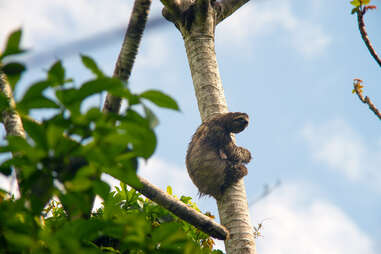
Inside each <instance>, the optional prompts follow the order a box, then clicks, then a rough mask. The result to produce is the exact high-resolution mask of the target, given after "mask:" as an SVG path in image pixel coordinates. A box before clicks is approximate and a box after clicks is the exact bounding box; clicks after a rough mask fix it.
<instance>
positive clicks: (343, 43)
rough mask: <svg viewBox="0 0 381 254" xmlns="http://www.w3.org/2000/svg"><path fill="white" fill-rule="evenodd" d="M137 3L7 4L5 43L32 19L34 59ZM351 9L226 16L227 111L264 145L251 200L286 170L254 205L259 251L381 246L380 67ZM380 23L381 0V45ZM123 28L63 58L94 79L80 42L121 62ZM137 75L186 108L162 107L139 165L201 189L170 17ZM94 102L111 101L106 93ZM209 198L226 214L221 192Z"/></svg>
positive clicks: (219, 36) (252, 167)
mask: <svg viewBox="0 0 381 254" xmlns="http://www.w3.org/2000/svg"><path fill="white" fill-rule="evenodd" d="M372 2H373V3H374V4H376V5H377V6H378V7H379V8H381V1H379V0H373V1H372ZM131 6H132V1H131V0H130V1H122V0H114V1H105V0H97V1H94V0H91V1H90V0H82V1H74V0H66V1H63V0H59V1H49V2H47V1H43V0H35V1H33V3H32V2H31V1H26V0H19V1H7V2H1V3H0V16H1V17H2V22H1V23H2V24H1V28H2V29H0V41H4V40H5V37H6V34H7V33H8V32H9V31H11V30H13V29H15V28H17V27H19V26H22V27H23V29H24V35H25V36H24V41H23V42H24V45H25V46H27V47H29V48H33V51H32V53H31V55H29V56H27V57H31V56H32V55H33V54H35V55H38V54H40V53H42V52H44V50H47V49H54V48H56V47H57V46H59V45H65V44H67V43H70V42H72V41H75V40H79V39H83V38H87V37H89V36H92V35H96V34H98V33H102V32H105V31H108V30H110V29H115V28H117V27H120V26H122V25H123V24H127V22H128V17H129V15H130V10H131ZM161 8H162V6H161V3H160V2H159V1H154V3H153V7H152V11H151V14H150V17H151V18H152V17H157V16H158V15H160V13H161ZM350 10H351V6H350V4H349V1H348V0H337V1H329V0H311V1H301V0H258V1H251V2H249V3H248V4H247V5H245V6H244V7H242V8H241V9H240V10H239V11H237V12H236V13H235V14H234V15H233V16H231V17H230V18H228V19H227V20H225V21H224V22H222V23H221V24H220V25H219V26H218V27H217V31H216V51H217V59H218V64H219V67H220V73H221V77H222V82H223V85H224V89H225V95H226V99H227V102H228V105H229V109H230V111H242V112H247V113H248V114H249V116H250V118H251V123H250V126H249V127H248V129H247V130H245V131H244V132H243V133H241V134H239V135H237V143H238V144H239V145H241V146H244V147H247V148H248V149H250V150H251V152H252V154H253V156H254V159H253V161H252V162H251V163H250V164H249V166H248V169H249V175H248V176H247V177H246V178H245V183H246V190H247V196H248V199H249V201H251V200H255V199H256V198H257V197H258V196H260V194H261V192H262V190H263V185H264V184H270V185H272V184H274V183H276V182H277V180H278V179H279V180H280V181H281V185H280V186H279V187H277V188H276V189H275V190H274V191H273V192H272V193H271V194H270V195H269V196H267V197H266V198H264V199H261V200H260V201H258V202H256V203H255V204H254V205H253V206H251V215H252V221H253V224H258V223H261V222H262V221H263V230H262V234H263V236H264V237H261V238H259V239H258V240H257V245H258V253H265V254H267V253H296V254H299V253H300V254H302V253H346V254H347V253H364V254H375V253H377V251H376V250H377V249H380V247H381V213H380V210H381V202H380V200H381V170H380V165H381V135H380V133H381V132H380V130H381V123H380V121H379V120H378V119H377V118H376V116H375V115H374V114H373V113H371V112H370V111H369V109H368V108H367V106H365V105H363V104H362V103H360V101H359V100H358V98H357V97H355V96H354V95H353V94H352V93H351V90H352V80H353V78H361V79H362V80H364V84H365V89H364V93H365V95H369V96H370V97H371V99H372V100H373V102H374V103H375V104H376V105H379V108H381V87H380V80H381V70H380V68H379V66H377V64H376V63H375V61H374V60H373V59H372V58H371V56H370V55H369V53H368V51H367V49H366V47H365V46H364V44H363V42H362V40H361V37H360V34H359V31H358V29H357V23H356V18H355V16H352V15H350ZM380 21H381V12H380V10H376V11H370V12H369V13H367V15H366V17H365V22H366V24H367V29H368V33H369V37H370V39H371V40H372V42H373V44H374V45H375V47H376V49H380V50H379V52H380V53H381V34H380V33H379V28H378V25H379V24H380ZM122 36H123V35H122V34H121V35H120V36H119V37H118V36H116V37H115V38H114V40H111V42H110V43H105V45H104V46H103V47H97V48H91V49H87V48H80V49H75V50H77V51H78V52H76V51H74V52H73V55H71V56H67V57H65V58H64V64H65V66H66V67H67V69H68V71H69V75H70V76H73V77H74V78H75V79H76V80H77V81H78V82H81V81H84V80H87V79H89V78H90V77H91V76H90V73H89V72H88V71H87V70H86V69H85V68H83V67H82V66H81V64H80V61H79V57H78V56H77V55H78V53H79V52H81V53H84V54H88V55H91V56H92V57H94V58H95V59H96V60H97V61H98V63H99V64H100V66H101V67H102V68H103V70H105V71H106V72H107V73H109V74H111V73H112V70H113V68H114V64H115V61H116V58H117V54H118V52H119V49H120V45H121V37H122ZM60 57H63V56H61V55H60V53H59V52H58V53H55V54H53V55H51V56H50V60H48V61H47V62H45V63H42V64H40V65H37V66H33V67H32V66H30V67H31V70H30V72H29V73H28V74H27V75H25V77H24V78H23V80H22V84H23V87H22V89H20V91H16V92H17V95H20V94H22V90H23V89H25V87H26V85H28V84H30V83H31V82H33V81H36V80H38V79H39V78H41V77H42V76H43V75H44V69H45V70H46V69H47V68H48V66H49V65H50V64H51V63H52V62H53V61H54V60H55V59H57V58H60ZM25 59H26V60H27V59H28V58H25ZM29 59H30V58H29ZM48 59H49V58H48ZM130 85H131V89H132V90H133V91H135V92H141V91H144V90H146V89H160V90H163V91H164V92H166V93H168V94H170V95H172V96H173V97H174V98H176V99H177V101H178V103H179V105H180V108H181V112H180V113H178V112H172V111H168V110H163V109H158V108H155V112H156V113H157V114H158V116H159V118H160V122H161V123H160V125H159V127H158V128H157V135H158V140H159V144H158V147H157V150H156V152H155V155H154V157H153V158H152V159H151V160H150V161H149V162H148V163H145V162H142V163H141V168H140V170H139V173H140V174H141V175H143V176H145V177H146V178H148V179H150V180H151V181H152V182H154V183H156V184H157V185H159V186H160V187H162V188H165V187H166V186H167V185H168V184H169V185H172V187H173V189H174V192H175V193H176V194H178V195H190V196H193V197H195V198H196V196H197V189H196V188H195V187H194V186H193V185H192V183H191V181H190V180H189V177H188V175H187V173H186V169H185V163H184V158H185V152H186V149H187V144H188V142H189V141H190V137H191V135H192V134H193V132H194V131H195V129H196V128H197V126H198V125H199V124H200V117H199V113H198V110H197V105H196V100H195V97H194V91H193V85H192V81H191V76H190V71H189V67H188V63H187V59H186V54H185V49H184V46H183V41H182V39H181V36H180V33H179V32H178V31H177V30H176V29H175V27H174V26H173V25H172V24H168V25H162V26H160V27H159V28H155V29H152V30H147V31H146V33H145V35H144V37H143V41H142V44H141V48H140V51H139V55H138V57H137V61H136V65H135V66H134V69H133V74H132V76H131V80H130ZM90 104H92V105H97V104H99V98H94V99H93V100H90V101H89V105H90ZM38 117H42V116H41V115H39V116H38ZM1 131H2V135H3V136H4V131H3V130H1ZM1 182H2V186H9V184H8V183H7V182H6V181H5V180H4V179H2V180H1ZM198 203H199V204H200V206H201V208H202V210H204V211H206V210H209V211H212V212H213V213H214V214H216V215H217V210H216V204H215V201H214V200H213V199H211V198H203V199H200V200H198Z"/></svg>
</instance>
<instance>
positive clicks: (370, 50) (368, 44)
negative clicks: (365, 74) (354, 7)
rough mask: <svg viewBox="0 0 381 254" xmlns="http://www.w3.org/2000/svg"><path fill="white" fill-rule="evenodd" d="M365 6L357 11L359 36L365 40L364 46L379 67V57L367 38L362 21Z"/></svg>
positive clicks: (380, 64)
mask: <svg viewBox="0 0 381 254" xmlns="http://www.w3.org/2000/svg"><path fill="white" fill-rule="evenodd" d="M366 10H367V9H366V7H364V8H361V9H359V10H358V11H357V22H358V27H359V30H360V33H361V38H362V39H363V41H364V42H365V45H366V47H367V48H368V50H369V53H370V54H371V55H372V56H373V58H374V60H376V62H377V63H378V65H379V66H380V67H381V58H380V57H379V56H378V55H377V52H376V50H375V49H374V47H373V45H372V43H371V42H370V40H369V37H368V33H367V32H366V29H365V23H364V14H365V13H366Z"/></svg>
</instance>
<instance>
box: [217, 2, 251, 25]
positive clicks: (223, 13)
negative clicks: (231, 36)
mask: <svg viewBox="0 0 381 254" xmlns="http://www.w3.org/2000/svg"><path fill="white" fill-rule="evenodd" d="M247 2H249V0H221V1H219V2H216V8H217V24H218V23H220V22H221V21H223V20H224V19H226V18H227V17H229V16H230V15H232V14H233V13H234V12H235V11H236V10H238V9H239V8H240V7H241V6H242V5H244V4H246V3H247Z"/></svg>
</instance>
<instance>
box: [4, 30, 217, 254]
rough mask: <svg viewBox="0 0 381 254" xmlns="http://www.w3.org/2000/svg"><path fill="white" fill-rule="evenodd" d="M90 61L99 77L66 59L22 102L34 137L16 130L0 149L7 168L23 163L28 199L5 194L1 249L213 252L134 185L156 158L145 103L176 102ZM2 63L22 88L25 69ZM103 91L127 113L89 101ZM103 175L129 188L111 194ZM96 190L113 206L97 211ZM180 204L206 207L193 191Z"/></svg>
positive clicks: (16, 49) (13, 49)
mask: <svg viewBox="0 0 381 254" xmlns="http://www.w3.org/2000/svg"><path fill="white" fill-rule="evenodd" d="M20 39H21V30H18V31H16V32H14V33H12V34H11V35H10V36H9V38H8V42H7V43H6V47H5V50H4V51H3V53H2V55H1V56H0V61H1V60H2V59H9V58H10V57H11V56H12V55H15V54H19V53H22V52H23V50H22V49H20V46H19V45H20ZM81 58H82V62H83V64H84V66H85V67H86V68H88V69H89V70H90V71H91V72H92V73H93V74H94V75H95V77H94V78H93V79H92V80H89V81H87V82H85V83H84V84H82V85H79V86H78V85H76V84H75V83H74V81H73V80H72V79H71V78H68V77H67V74H66V71H65V68H64V66H63V64H62V62H61V61H57V62H55V63H54V64H53V65H52V66H51V67H50V68H49V70H48V71H47V73H46V78H45V79H43V80H40V81H38V82H36V83H34V84H32V85H31V86H30V87H29V88H28V89H27V91H26V92H25V93H24V95H23V96H22V98H21V99H20V100H18V101H17V102H16V106H15V110H17V112H18V113H19V114H20V116H21V118H22V121H23V125H24V129H25V132H26V139H24V138H22V137H18V136H8V137H7V138H6V142H3V143H2V145H1V146H0V154H3V157H7V158H8V159H6V160H4V161H3V162H2V163H1V165H0V173H1V174H4V175H9V174H10V173H11V169H12V168H14V169H18V170H17V172H18V180H19V188H20V196H21V197H20V198H19V199H14V198H13V197H10V196H9V194H8V193H6V192H5V191H3V190H1V191H0V253H103V252H113V253H210V252H211V248H212V246H213V241H212V239H211V238H209V237H208V235H206V234H204V233H202V232H200V231H199V230H197V229H195V228H194V227H193V226H191V225H189V224H188V223H186V222H183V221H181V220H180V219H178V218H176V217H175V216H173V215H172V214H170V213H169V212H168V211H167V210H165V209H163V208H161V207H160V206H158V205H156V204H155V203H153V202H151V201H149V200H147V199H145V198H143V197H142V196H141V195H140V194H139V193H137V192H136V191H135V190H133V189H128V188H127V186H126V184H129V185H133V186H138V185H139V184H140V183H139V180H138V178H137V176H136V170H137V168H138V160H139V159H148V158H150V157H151V156H152V154H153V153H154V151H155V148H156V143H157V140H156V135H155V132H154V130H153V128H154V127H155V126H156V125H157V123H158V120H157V117H156V116H155V115H154V113H153V111H152V110H151V109H150V108H149V107H148V106H147V105H145V104H143V101H144V100H149V101H151V102H153V103H154V104H156V105H157V106H159V107H163V108H169V109H174V110H178V109H179V108H178V105H177V103H176V101H175V100H173V99H172V98H171V97H169V96H168V95H166V94H164V93H162V92H160V91H156V90H149V91H146V92H143V93H142V94H133V93H132V92H131V91H130V90H129V88H128V87H126V85H125V84H124V83H123V82H121V81H120V80H118V79H115V78H111V77H108V76H106V75H105V74H104V73H103V72H102V70H100V69H99V67H98V66H97V64H96V62H95V61H94V60H93V59H92V58H90V57H89V56H83V55H82V56H81ZM0 66H1V69H0V72H3V73H5V74H6V75H7V77H8V80H9V81H10V83H11V85H12V87H13V88H14V89H16V90H17V81H18V80H19V78H20V76H21V74H22V73H23V72H24V71H25V66H24V65H22V64H21V63H14V62H9V63H7V64H5V65H4V64H2V63H0ZM103 92H109V93H111V94H113V95H116V96H119V97H122V98H124V99H126V101H127V108H126V110H125V111H124V112H122V114H120V115H118V114H112V113H109V114H104V113H103V112H102V111H101V110H100V109H99V108H97V107H92V108H88V109H85V107H83V104H84V101H85V100H86V99H88V98H89V97H90V96H93V95H96V94H99V93H103ZM0 107H1V109H2V110H7V108H8V107H10V105H9V101H8V98H6V96H3V95H2V96H0ZM41 109H49V112H50V114H49V116H46V117H45V118H44V120H43V121H42V122H37V121H35V120H33V119H31V118H30V116H29V115H30V113H31V111H32V110H33V111H34V112H36V111H37V112H38V111H40V110H41ZM44 112H45V111H44ZM44 112H43V111H41V113H40V114H43V113H44ZM10 154H12V155H13V156H12V158H9V157H10V156H9V155H10ZM102 173H107V174H109V175H111V176H113V177H115V178H117V179H119V180H120V181H121V186H120V188H117V189H116V191H112V192H110V187H109V185H108V184H107V183H105V182H103V181H102V179H101V177H100V176H101V174H102ZM96 195H99V196H100V197H101V198H102V199H103V200H104V203H103V207H102V208H100V209H99V210H98V211H97V212H96V213H92V212H91V210H92V206H93V201H94V198H95V196H96ZM54 197H56V198H58V199H59V200H60V202H57V201H54V200H53V201H52V199H53V198H54ZM181 200H182V201H183V202H184V203H186V204H187V205H189V206H192V207H194V208H196V209H198V208H197V206H196V205H195V204H194V203H192V202H191V199H190V198H189V197H181Z"/></svg>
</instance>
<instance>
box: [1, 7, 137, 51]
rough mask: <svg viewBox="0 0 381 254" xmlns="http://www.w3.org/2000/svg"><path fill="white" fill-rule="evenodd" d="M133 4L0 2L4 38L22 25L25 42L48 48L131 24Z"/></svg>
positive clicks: (28, 44) (2, 35) (35, 46)
mask: <svg viewBox="0 0 381 254" xmlns="http://www.w3.org/2000/svg"><path fill="white" fill-rule="evenodd" d="M131 6H132V2H130V1H123V0H114V1H112V2H110V1H106V0H81V1H76V0H56V1H45V0H34V1H27V0H21V1H6V2H2V3H0V16H1V20H2V22H1V28H2V29H1V31H0V38H1V41H4V39H3V38H5V36H6V35H7V34H8V33H9V32H10V31H11V30H14V29H16V28H17V27H20V26H22V27H23V28H24V32H25V36H24V38H23V42H24V43H25V44H24V45H26V46H29V47H30V46H32V47H33V48H39V49H44V47H45V46H52V45H55V44H57V42H61V43H62V42H65V41H72V40H75V39H78V38H83V37H86V36H89V35H91V34H94V33H99V32H102V31H104V30H107V29H109V28H112V27H115V26H118V25H120V24H124V23H125V24H127V22H128V19H129V16H130V12H131Z"/></svg>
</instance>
